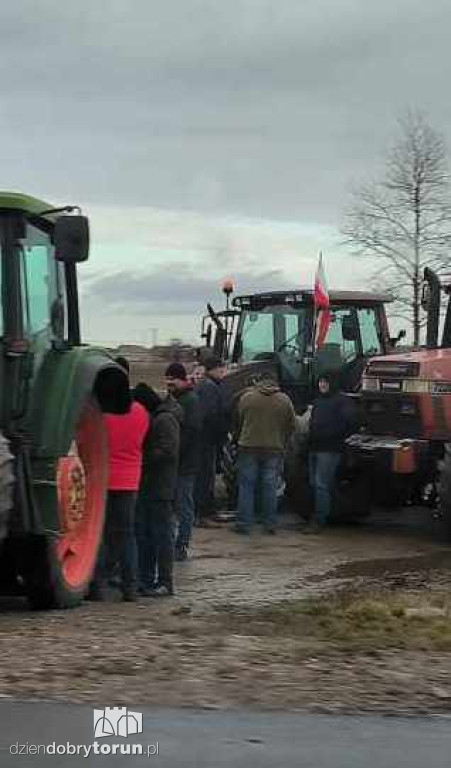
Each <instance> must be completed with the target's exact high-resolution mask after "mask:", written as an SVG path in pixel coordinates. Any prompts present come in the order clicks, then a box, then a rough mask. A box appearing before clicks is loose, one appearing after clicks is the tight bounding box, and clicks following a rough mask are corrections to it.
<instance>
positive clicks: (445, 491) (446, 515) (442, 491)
mask: <svg viewBox="0 0 451 768" xmlns="http://www.w3.org/2000/svg"><path fill="white" fill-rule="evenodd" d="M438 494H439V515H440V516H439V525H440V536H441V538H443V539H445V540H446V541H450V540H451V444H450V443H447V444H446V445H445V453H444V456H443V463H442V469H441V473H440V482H439V491H438Z"/></svg>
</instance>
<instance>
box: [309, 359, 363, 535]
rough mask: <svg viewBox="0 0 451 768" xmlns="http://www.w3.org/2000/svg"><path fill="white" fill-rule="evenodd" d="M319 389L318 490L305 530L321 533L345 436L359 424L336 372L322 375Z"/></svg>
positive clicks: (312, 458) (312, 462)
mask: <svg viewBox="0 0 451 768" xmlns="http://www.w3.org/2000/svg"><path fill="white" fill-rule="evenodd" d="M318 392H319V396H318V398H317V399H316V400H315V401H314V403H313V407H312V412H311V417H310V426H309V437H308V446H309V459H308V461H309V480H310V485H311V487H312V489H313V491H314V500H315V511H314V515H313V518H312V520H311V521H310V524H309V525H308V526H307V527H306V529H305V531H304V532H305V533H321V531H322V530H323V529H324V526H325V525H326V523H327V520H328V518H329V515H330V512H331V507H332V498H333V494H334V489H335V483H336V477H337V473H338V468H339V465H340V459H341V454H342V452H343V448H344V444H345V440H346V438H347V437H349V435H350V434H352V432H353V431H354V429H355V428H356V418H355V412H354V407H353V404H352V401H351V399H350V398H349V397H346V395H344V394H343V393H342V392H341V391H340V384H339V378H338V375H337V374H336V373H335V372H329V373H322V374H321V375H320V377H319V379H318Z"/></svg>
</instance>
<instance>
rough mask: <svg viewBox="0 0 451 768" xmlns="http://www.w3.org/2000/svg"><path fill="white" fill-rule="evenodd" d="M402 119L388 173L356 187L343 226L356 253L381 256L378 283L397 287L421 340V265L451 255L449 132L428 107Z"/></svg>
mask: <svg viewBox="0 0 451 768" xmlns="http://www.w3.org/2000/svg"><path fill="white" fill-rule="evenodd" d="M399 127H400V135H399V137H398V141H397V143H396V144H395V145H394V147H393V148H392V149H391V151H390V152H389V154H388V157H387V161H386V169H385V175H384V177H383V178H382V179H381V180H380V181H375V182H372V183H369V184H365V185H363V186H361V187H360V188H358V189H356V190H354V191H353V192H352V199H351V203H350V205H349V208H348V210H347V211H346V213H345V219H344V225H343V227H342V233H343V235H344V238H345V244H347V245H348V246H350V247H351V249H352V250H353V252H354V253H357V254H359V255H365V256H372V257H375V258H378V259H380V260H381V262H382V263H381V264H380V265H379V269H378V272H377V283H378V286H379V287H384V288H385V289H388V290H390V292H391V293H392V294H393V296H394V298H395V299H396V302H397V314H398V316H400V317H404V318H405V319H406V320H407V321H408V322H410V323H411V325H412V330H413V340H414V344H415V346H418V345H419V344H420V331H421V327H422V323H423V317H422V310H421V280H422V273H423V269H424V267H426V266H429V267H432V268H433V269H435V270H437V271H438V272H440V271H442V270H443V269H444V268H446V266H447V265H449V263H450V255H449V248H450V246H451V198H450V194H449V191H450V176H449V172H448V163H447V154H446V148H445V143H444V140H443V138H442V136H441V135H440V134H438V133H437V132H436V131H435V130H434V129H433V128H431V126H430V125H429V124H428V122H427V120H426V118H425V117H424V115H423V114H422V113H420V112H412V111H409V112H407V114H406V115H405V116H404V117H403V118H401V119H400V120H399Z"/></svg>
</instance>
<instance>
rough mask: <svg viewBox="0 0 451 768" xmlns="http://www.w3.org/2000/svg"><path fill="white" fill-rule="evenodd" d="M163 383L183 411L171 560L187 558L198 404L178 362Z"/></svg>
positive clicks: (196, 461)
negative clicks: (172, 557)
mask: <svg viewBox="0 0 451 768" xmlns="http://www.w3.org/2000/svg"><path fill="white" fill-rule="evenodd" d="M166 386H167V388H168V392H169V394H171V395H173V397H174V398H175V399H176V400H177V402H178V404H179V405H180V406H181V408H182V411H183V422H182V427H181V433H180V461H179V470H178V478H177V487H176V495H175V511H176V517H177V520H178V532H177V537H176V543H175V559H176V560H179V561H182V560H186V559H187V557H188V548H189V544H190V540H191V533H192V528H193V522H194V486H195V481H196V474H197V471H198V468H199V441H200V429H201V413H200V404H199V400H198V397H197V395H196V393H195V392H194V385H193V383H192V382H191V381H189V380H188V375H187V372H186V368H185V366H184V365H182V364H181V363H171V365H170V366H169V367H168V368H167V369H166Z"/></svg>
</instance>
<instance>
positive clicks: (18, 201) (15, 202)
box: [0, 191, 53, 220]
mask: <svg viewBox="0 0 451 768" xmlns="http://www.w3.org/2000/svg"><path fill="white" fill-rule="evenodd" d="M52 208H53V206H52V205H49V204H48V203H45V202H44V201H43V200H38V198H37V197H31V196H30V195H23V194H22V193H20V192H1V191H0V209H7V210H13V211H23V212H24V213H30V214H31V215H32V216H40V215H41V214H42V213H44V212H45V211H49V210H51V209H52ZM46 218H49V219H50V220H51V219H52V216H51V215H50V216H48V217H46Z"/></svg>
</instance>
